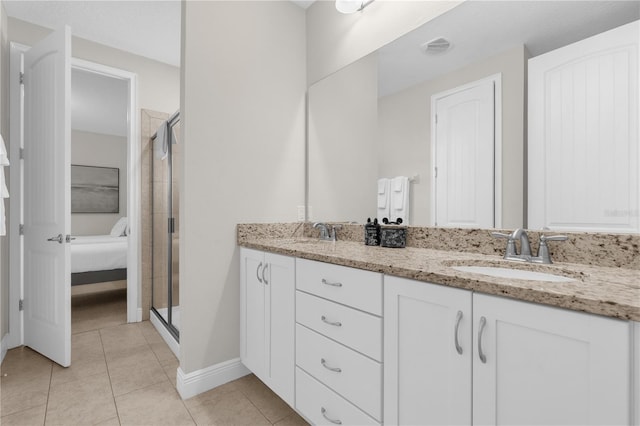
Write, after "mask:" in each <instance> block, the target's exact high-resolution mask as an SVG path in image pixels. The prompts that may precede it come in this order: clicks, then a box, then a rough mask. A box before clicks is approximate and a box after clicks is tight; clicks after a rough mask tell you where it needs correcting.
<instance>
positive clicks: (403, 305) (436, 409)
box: [384, 276, 473, 425]
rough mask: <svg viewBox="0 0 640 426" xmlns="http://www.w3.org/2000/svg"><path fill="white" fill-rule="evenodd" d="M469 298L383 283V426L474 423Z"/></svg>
mask: <svg viewBox="0 0 640 426" xmlns="http://www.w3.org/2000/svg"><path fill="white" fill-rule="evenodd" d="M471 297H472V296H471V292H470V291H467V290H460V289H454V288H449V287H444V286H440V285H435V284H427V283H424V282H420V281H412V280H408V279H404V278H397V277H392V276H385V278H384V310H385V312H384V338H385V347H384V362H385V366H384V401H385V406H384V423H385V424H387V425H396V424H405V425H427V424H432V425H453V424H470V423H471V362H472V353H473V350H472V339H471V330H472V320H473V318H472V311H471Z"/></svg>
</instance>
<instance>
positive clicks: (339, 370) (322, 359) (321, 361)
mask: <svg viewBox="0 0 640 426" xmlns="http://www.w3.org/2000/svg"><path fill="white" fill-rule="evenodd" d="M320 364H322V366H323V367H324V368H326V369H327V370H329V371H333V372H334V373H342V368H338V367H329V366H328V365H327V361H325V360H324V358H321V359H320Z"/></svg>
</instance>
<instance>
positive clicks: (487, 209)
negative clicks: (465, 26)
mask: <svg viewBox="0 0 640 426" xmlns="http://www.w3.org/2000/svg"><path fill="white" fill-rule="evenodd" d="M494 93H495V82H494V81H493V80H490V79H488V80H482V81H479V82H477V83H473V84H470V85H466V86H463V87H460V88H458V89H454V90H453V91H449V92H447V93H446V94H439V95H434V100H433V101H432V104H434V108H432V111H434V112H435V117H434V120H433V121H435V132H434V136H435V142H434V151H433V153H434V164H435V171H434V174H435V179H434V193H435V195H434V197H433V200H434V204H435V208H434V209H433V210H434V213H435V216H434V222H435V223H434V225H438V226H451V227H464V228H469V227H471V228H493V227H494V226H495V209H494V205H495V202H494V200H495V191H494V173H495V169H494V156H495V153H494V145H495V144H494V140H495V139H494V138H495V95H494Z"/></svg>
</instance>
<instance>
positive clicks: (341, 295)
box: [296, 259, 382, 315]
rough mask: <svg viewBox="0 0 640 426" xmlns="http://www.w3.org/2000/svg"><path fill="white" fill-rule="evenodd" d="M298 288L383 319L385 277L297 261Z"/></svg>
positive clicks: (336, 266)
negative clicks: (383, 280) (383, 285)
mask: <svg viewBox="0 0 640 426" xmlns="http://www.w3.org/2000/svg"><path fill="white" fill-rule="evenodd" d="M296 288H298V289H299V290H304V291H306V292H307V293H312V294H315V295H317V296H320V297H324V298H325V299H331V300H334V301H336V302H338V303H342V304H344V305H349V306H353V307H354V308H358V309H361V310H363V311H366V312H370V313H372V314H375V315H382V274H380V273H377V272H371V271H363V270H360V269H354V268H348V267H346V266H339V265H332V264H329V263H322V262H315V261H312V260H306V259H296Z"/></svg>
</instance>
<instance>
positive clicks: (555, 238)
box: [540, 235, 569, 241]
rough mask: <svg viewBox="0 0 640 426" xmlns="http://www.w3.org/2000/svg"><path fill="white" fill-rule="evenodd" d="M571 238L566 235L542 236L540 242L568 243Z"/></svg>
mask: <svg viewBox="0 0 640 426" xmlns="http://www.w3.org/2000/svg"><path fill="white" fill-rule="evenodd" d="M568 239H569V237H567V236H566V235H552V236H549V237H547V236H546V235H540V241H566V240H568Z"/></svg>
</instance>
